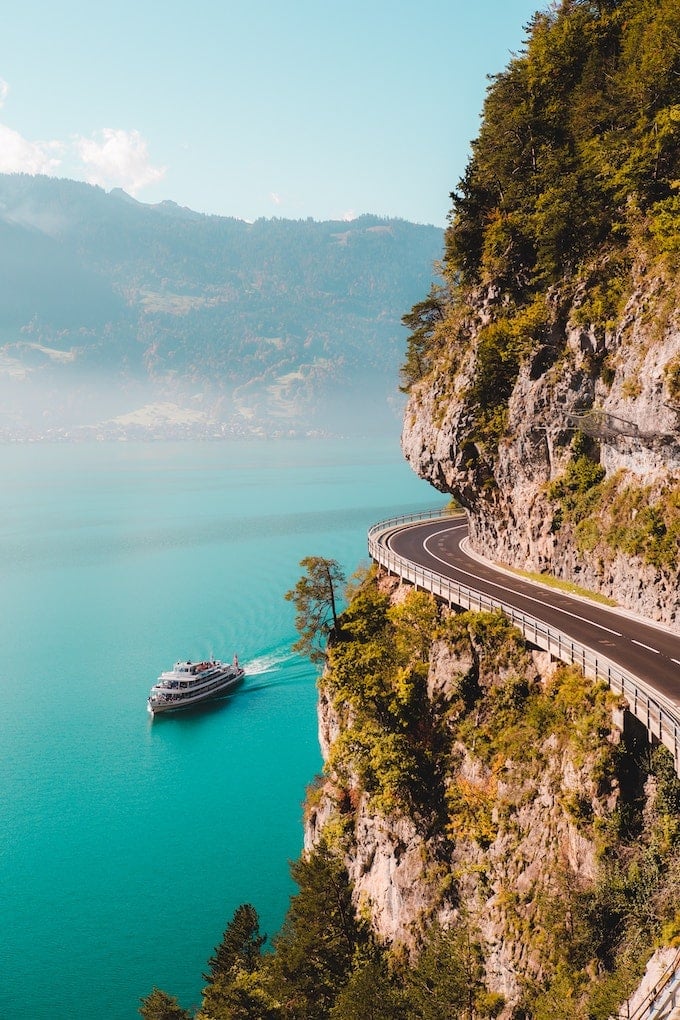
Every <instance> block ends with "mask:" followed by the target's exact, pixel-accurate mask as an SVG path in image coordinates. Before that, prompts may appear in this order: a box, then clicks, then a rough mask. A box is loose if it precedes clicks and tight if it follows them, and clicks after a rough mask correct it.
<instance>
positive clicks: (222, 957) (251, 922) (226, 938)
mask: <svg viewBox="0 0 680 1020" xmlns="http://www.w3.org/2000/svg"><path fill="white" fill-rule="evenodd" d="M266 941H267V936H266V935H260V920H259V917H258V916H257V911H256V910H255V907H253V906H251V904H250V903H243V904H241V906H240V907H237V908H236V910H235V911H234V916H233V917H232V919H231V921H230V922H229V924H228V925H227V927H226V929H225V932H224V935H223V936H222V941H221V942H220V944H219V945H218V946H216V947H215V953H214V955H213V956H211V957H210V959H209V960H208V966H209V967H210V973H209V974H204V975H203V977H204V978H205V980H206V981H214V980H215V979H216V978H217V977H219V976H220V975H223V974H228V973H229V972H230V971H231V970H232V968H234V967H236V966H238V967H239V968H241V969H242V970H245V971H249V972H251V971H254V970H255V969H256V967H257V966H258V964H259V963H260V959H261V949H262V946H263V945H264V943H265V942H266Z"/></svg>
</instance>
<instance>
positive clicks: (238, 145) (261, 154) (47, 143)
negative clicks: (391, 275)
mask: <svg viewBox="0 0 680 1020" xmlns="http://www.w3.org/2000/svg"><path fill="white" fill-rule="evenodd" d="M544 6H545V4H544V3H541V2H537V0H476V2H474V0H471V2H466V3H464V2H462V0H363V2H359V0H336V2H326V0H285V2H284V0H222V2H218V0H194V2H188V0H166V2H165V3H162V4H161V3H160V2H158V0H155V2H153V3H151V2H150V0H137V2H132V0H118V2H117V3H115V4H112V5H111V6H104V5H101V4H96V3H95V4H93V3H92V0H87V2H85V0H60V2H59V3H54V2H53V0H50V2H39V3H35V2H31V0H26V2H25V3H24V4H22V5H19V4H13V5H12V10H11V11H10V10H6V11H5V12H4V15H3V24H2V30H1V32H0V107H1V108H0V171H4V172H11V171H14V170H25V171H28V172H50V173H54V174H56V175H58V176H63V177H75V178H76V179H79V180H89V181H91V182H92V183H99V184H101V185H102V186H103V187H106V188H107V189H109V188H111V187H115V186H121V187H124V188H125V190H126V191H129V192H130V193H131V194H134V195H135V196H136V197H137V198H138V199H139V200H140V201H143V202H158V201H161V200H163V199H172V200H174V201H176V202H178V203H179V204H180V205H187V206H190V207H191V208H192V209H196V210H198V211H200V212H207V213H218V214H220V215H226V216H237V217H239V218H242V219H256V218H258V217H260V216H266V217H269V216H280V217H285V218H292V219H299V218H305V217H308V216H311V217H313V218H314V219H335V218H342V217H350V216H353V215H359V214H360V213H366V212H370V213H377V214H380V215H385V216H396V217H401V218H404V219H408V220H413V221H415V222H419V223H434V224H437V225H439V226H443V225H445V221H446V215H447V213H448V210H449V205H450V202H449V192H450V191H451V190H452V189H453V188H454V187H455V185H456V183H457V181H458V179H459V178H460V176H461V175H462V173H463V171H464V169H465V164H466V162H467V158H468V152H469V142H470V140H471V139H472V138H474V137H475V135H476V134H477V131H478V128H479V114H480V111H481V107H482V102H483V99H484V92H485V89H486V86H487V75H488V74H494V73H496V72H498V71H500V70H502V69H503V68H504V67H505V66H506V64H507V62H508V60H509V59H510V57H511V54H512V53H513V52H518V51H519V50H520V49H521V47H522V41H523V39H524V36H525V33H524V29H523V26H525V25H526V24H527V23H528V21H529V20H530V18H531V16H532V14H533V13H534V11H535V10H537V9H539V8H542V7H544Z"/></svg>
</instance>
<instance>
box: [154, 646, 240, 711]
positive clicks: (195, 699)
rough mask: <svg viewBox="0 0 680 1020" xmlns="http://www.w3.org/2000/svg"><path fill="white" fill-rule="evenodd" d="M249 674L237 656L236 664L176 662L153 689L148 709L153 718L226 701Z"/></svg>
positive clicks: (215, 661)
mask: <svg viewBox="0 0 680 1020" xmlns="http://www.w3.org/2000/svg"><path fill="white" fill-rule="evenodd" d="M244 676H245V672H244V670H243V669H241V667H240V666H239V663H238V657H237V656H236V655H235V656H234V661H233V662H219V660H217V659H211V660H210V661H209V662H176V663H175V665H174V666H173V668H172V669H169V670H168V671H167V672H165V673H161V675H160V676H159V678H158V680H157V681H156V683H155V684H154V685H153V687H152V688H151V692H150V694H149V700H148V702H147V708H148V710H149V712H150V713H151V715H158V714H159V713H160V712H177V711H178V710H179V709H181V708H190V707H191V706H192V705H198V704H200V703H201V702H202V701H209V700H211V699H212V698H223V697H224V695H225V694H228V693H229V692H230V691H231V690H233V688H234V687H236V686H237V685H238V684H239V683H240V682H241V680H243V677H244Z"/></svg>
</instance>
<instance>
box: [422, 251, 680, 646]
mask: <svg viewBox="0 0 680 1020" xmlns="http://www.w3.org/2000/svg"><path fill="white" fill-rule="evenodd" d="M630 289H631V296H630V298H629V300H628V301H627V303H626V305H625V308H624V309H623V311H622V313H621V315H620V317H619V319H618V321H617V322H616V323H615V324H609V325H608V326H607V328H606V329H603V328H601V327H600V326H598V325H597V324H590V325H582V324H579V323H580V321H581V319H582V317H583V316H582V315H580V314H579V311H580V302H581V301H582V300H583V297H584V295H583V293H582V292H577V293H576V294H574V295H572V296H571V297H570V298H569V299H568V300H566V301H565V298H564V297H563V296H561V295H560V294H558V293H557V292H556V293H554V294H553V295H552V296H551V300H550V302H549V303H550V305H551V307H552V309H553V319H552V322H551V326H550V331H549V336H548V337H546V339H545V341H544V343H543V345H542V346H539V347H538V349H536V350H534V352H533V353H532V355H531V356H530V357H527V358H525V359H524V361H523V362H522V364H521V366H520V368H519V371H518V374H517V378H516V380H515V382H514V386H513V387H512V392H511V394H510V396H509V399H508V401H507V421H506V426H505V429H504V433H503V435H502V437H501V438H500V440H499V441H498V443H497V445H496V446H495V447H494V446H493V444H489V443H485V442H484V441H483V440H481V441H480V440H479V439H478V438H476V436H475V426H474V418H475V408H474V407H473V406H471V403H470V393H471V390H472V386H471V384H472V380H473V378H474V375H475V371H476V366H477V352H478V341H479V335H480V331H481V330H482V329H483V327H484V326H485V324H487V323H488V322H489V321H490V319H491V318H492V316H493V314H494V310H496V311H497V310H498V309H497V308H495V305H494V301H495V302H498V301H499V297H498V295H497V294H495V292H493V291H491V292H490V294H489V292H487V293H485V294H484V295H481V294H478V295H477V304H476V309H477V312H476V314H477V318H476V321H475V322H474V323H473V325H472V328H471V330H470V337H469V339H468V340H467V341H466V343H467V346H466V351H465V355H464V356H463V357H462V358H461V359H460V360H459V363H458V365H457V366H456V368H455V370H453V371H451V369H448V368H446V369H445V368H444V367H443V366H442V367H441V368H435V370H434V371H433V372H432V373H431V374H429V375H428V376H426V377H425V378H424V379H423V380H422V381H421V382H419V383H418V384H416V385H415V386H413V387H412V390H411V395H410V399H409V403H408V406H407V409H406V413H405V417H404V427H403V435H402V445H403V450H404V454H405V456H406V458H407V460H408V461H409V463H410V464H411V466H412V467H413V468H414V470H415V471H416V472H417V473H418V474H419V475H421V476H422V477H423V478H426V479H427V480H428V481H430V482H431V483H432V484H433V485H434V486H435V487H436V488H438V489H439V490H441V491H443V492H449V493H451V494H452V495H453V496H454V497H455V498H456V499H458V500H459V501H460V502H461V503H462V505H463V506H464V507H465V508H466V510H467V512H468V515H469V520H470V535H471V541H472V544H473V546H474V548H475V549H477V550H478V551H479V552H480V553H483V554H485V555H487V556H489V557H491V558H493V559H495V560H497V561H499V562H503V563H506V564H509V565H511V566H513V567H516V568H519V569H526V570H529V571H538V572H543V571H547V572H550V573H552V574H555V575H556V576H558V577H561V578H564V579H566V580H569V581H574V582H577V583H579V584H581V585H583V586H584V587H587V588H590V589H592V590H594V591H600V592H602V593H603V594H605V595H607V596H609V597H611V598H613V599H615V600H616V601H617V602H619V603H621V604H622V605H625V606H627V607H628V608H630V609H633V610H636V611H639V612H641V613H643V614H645V615H648V616H649V617H651V618H653V619H656V620H658V621H661V622H663V623H666V624H668V625H670V626H672V627H674V628H676V629H677V628H680V609H679V606H678V583H679V576H678V562H677V554H676V555H675V556H673V555H671V556H669V558H668V562H660V561H659V562H650V559H652V560H653V559H654V557H645V555H644V554H643V555H637V556H636V555H635V553H634V552H633V554H632V555H631V551H630V549H626V550H625V551H624V550H621V549H617V548H615V547H612V545H611V543H607V541H606V540H605V537H604V536H605V534H606V531H607V527H608V525H609V524H610V523H611V522H610V521H609V518H608V517H607V512H608V507H607V505H603V506H601V507H599V508H596V509H595V511H594V513H595V515H596V517H595V519H596V521H597V515H598V514H599V515H600V519H599V521H600V525H601V529H600V530H601V532H602V535H601V536H599V540H598V541H597V542H595V543H593V542H591V543H590V544H589V545H588V548H587V549H585V550H584V549H583V543H581V545H580V544H579V541H578V534H577V532H576V526H575V525H576V523H577V522H573V521H569V520H562V521H560V520H559V516H560V510H559V505H558V501H557V500H556V499H555V498H554V496H552V498H551V492H550V486H551V483H553V482H555V480H557V479H559V478H560V477H562V476H563V475H564V472H565V470H566V469H567V466H568V464H569V463H570V461H571V460H572V459H573V452H572V444H573V440H574V436H575V435H576V434H577V433H578V432H581V433H583V434H585V435H587V436H589V437H590V439H591V440H592V451H593V452H592V454H591V456H592V457H593V459H595V460H599V462H600V464H601V466H602V468H603V469H604V473H605V482H609V483H611V491H610V502H611V499H612V498H613V496H612V494H613V493H621V492H622V491H624V490H626V489H632V490H636V491H641V492H644V493H645V496H644V498H645V501H646V502H647V503H650V504H654V503H659V504H661V505H662V506H663V505H664V501H665V503H666V505H667V504H668V499H667V496H668V493H669V492H670V493H672V494H674V495H675V494H676V493H677V491H678V480H679V479H680V402H679V401H678V397H677V393H676V391H675V386H674V374H673V369H674V367H675V366H677V364H678V361H679V359H680V316H679V314H678V310H677V307H676V306H675V305H674V304H673V302H672V301H670V300H668V299H667V294H666V284H665V283H664V281H663V280H662V278H660V277H658V276H648V275H647V274H646V272H645V268H644V266H643V265H638V266H637V268H636V269H635V270H634V273H633V276H632V279H631V281H630ZM663 526H664V527H665V526H666V525H663ZM631 559H632V560H633V562H634V566H633V568H632V569H631Z"/></svg>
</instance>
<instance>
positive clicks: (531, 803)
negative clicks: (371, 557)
mask: <svg viewBox="0 0 680 1020" xmlns="http://www.w3.org/2000/svg"><path fill="white" fill-rule="evenodd" d="M381 583H382V585H383V587H384V588H386V589H390V590H391V597H392V604H393V605H395V604H399V603H400V601H401V600H403V598H404V592H405V591H408V590H409V589H408V587H407V586H399V587H397V588H395V582H394V580H393V579H392V580H387V579H383V581H382V582H381ZM442 612H443V619H444V626H449V627H451V628H453V630H452V633H453V632H454V631H455V633H456V634H458V637H457V638H456V639H455V640H452V639H450V638H446V637H441V636H440V637H438V638H436V639H435V640H433V642H432V644H431V646H430V652H429V665H428V668H427V672H426V676H425V677H424V681H423V682H424V688H425V691H426V698H427V703H426V706H425V707H424V708H423V710H422V712H421V718H422V719H423V721H424V720H425V719H429V720H430V721H429V722H428V723H427V725H428V727H430V736H429V737H428V740H429V741H430V743H431V744H432V746H433V747H434V746H436V747H437V749H438V752H437V753H438V754H439V755H440V761H439V764H438V766H437V768H436V775H437V776H438V782H437V783H432V784H430V787H429V789H428V790H427V792H425V793H421V795H420V799H418V797H411V798H407V799H406V800H404V802H403V804H402V805H401V806H400V807H399V808H398V809H396V810H392V811H389V812H385V811H384V810H381V809H380V808H379V807H376V797H375V796H374V794H375V791H373V792H371V791H369V790H367V789H366V788H365V784H364V783H362V779H361V777H360V774H359V772H360V769H357V770H356V771H352V769H351V768H350V769H349V770H348V769H347V768H343V769H339V768H336V763H335V761H334V748H335V745H336V743H337V742H338V741H339V740H341V739H346V737H347V734H348V733H349V734H350V735H351V734H352V732H353V731H354V730H356V728H357V726H358V719H359V717H360V716H361V714H362V711H363V709H361V708H357V707H356V705H355V706H354V707H353V708H352V709H351V710H350V709H348V707H347V705H346V704H345V703H340V702H338V700H337V689H336V688H335V686H334V683H335V682H334V677H333V656H331V663H330V666H329V667H328V668H327V671H326V673H325V675H324V678H322V681H321V684H320V701H319V735H320V742H321V746H322V752H323V756H324V759H325V761H326V762H327V768H326V772H325V777H324V779H323V781H322V783H321V785H320V787H319V788H318V789H317V790H316V792H315V794H314V795H313V796H312V797H310V799H309V802H308V806H307V814H306V826H305V845H306V847H307V849H311V848H312V847H313V846H315V845H317V844H318V843H319V842H320V841H321V840H322V839H331V840H332V841H334V842H335V845H336V847H338V848H339V852H340V853H341V854H342V856H343V858H344V861H345V864H346V867H347V870H348V873H349V878H350V881H351V884H352V888H353V897H354V902H355V906H356V908H357V911H358V913H359V914H360V915H361V916H363V917H366V918H368V919H369V920H370V923H371V926H372V928H373V930H374V932H375V935H376V937H377V939H378V941H379V942H380V943H382V944H383V945H385V946H387V947H390V948H391V949H392V950H400V951H401V952H402V953H405V954H407V955H410V954H412V953H414V951H417V949H418V947H419V945H421V943H422V939H423V936H424V933H425V932H426V931H427V930H428V929H429V928H431V926H432V924H433V923H439V924H440V925H441V926H442V927H444V928H447V927H450V926H451V925H454V924H456V923H460V922H461V919H464V920H465V923H469V924H470V926H471V928H472V929H474V932H475V937H476V938H479V940H480V943H481V945H482V947H483V957H484V968H485V982H486V985H487V987H488V988H489V989H490V990H491V991H492V992H494V993H496V994H499V995H501V996H502V997H503V999H504V1000H505V1002H506V1004H507V1005H508V1009H510V1008H511V1007H512V1005H513V1004H517V1002H518V1001H519V999H520V997H521V995H522V993H523V990H526V987H527V984H531V983H532V982H533V983H539V982H540V981H541V980H542V979H543V978H544V976H545V971H546V968H549V966H550V956H551V948H550V944H551V941H552V940H554V939H555V937H556V935H555V931H556V929H558V930H559V927H560V924H561V923H567V922H566V921H564V918H566V917H567V915H568V912H569V909H570V906H569V899H570V897H572V896H577V895H580V894H582V893H584V892H586V891H587V890H592V889H593V887H594V886H595V883H596V879H597V875H598V854H599V853H600V852H601V839H600V836H599V834H600V833H601V832H602V831H603V830H604V829H605V828H606V827H607V824H608V822H607V820H608V819H609V818H611V817H612V815H613V814H614V813H615V812H616V811H617V809H618V807H619V802H620V796H621V791H620V789H619V784H618V780H617V778H616V775H615V768H614V766H613V762H614V760H615V758H616V755H617V746H618V743H619V739H620V737H619V734H618V731H616V730H615V729H614V727H613V726H612V725H611V716H610V714H609V711H610V710H609V709H605V708H604V707H603V706H604V705H605V703H607V697H609V696H608V695H606V694H605V693H603V692H600V693H599V694H598V695H597V696H595V695H593V697H594V698H595V701H592V700H591V701H590V709H589V710H591V711H592V710H593V704H595V703H596V702H597V699H600V701H599V708H598V710H597V711H598V713H599V715H597V716H596V717H593V719H594V720H595V721H593V720H591V721H590V726H592V727H593V728H594V729H595V731H596V732H594V733H592V732H590V727H589V726H588V724H586V726H585V729H582V728H581V727H580V726H579V725H575V726H574V729H575V731H577V733H581V736H580V737H579V736H572V735H570V734H569V732H568V729H564V728H560V726H558V725H556V726H555V727H553V728H552V729H550V728H548V729H547V730H546V731H545V732H544V733H543V734H542V735H541V732H540V729H541V725H542V724H541V723H538V724H537V725H538V729H532V726H531V725H530V724H526V723H525V722H523V721H522V716H523V715H524V716H525V717H527V718H529V717H531V715H532V713H536V718H537V719H538V718H539V716H540V713H541V712H542V711H543V709H541V708H539V707H537V706H538V705H539V704H544V702H543V701H542V700H541V699H543V698H544V697H545V695H544V694H543V692H544V691H545V690H547V689H549V690H550V691H551V692H552V693H551V695H550V697H551V698H552V699H553V700H556V701H557V702H559V701H560V698H561V695H560V693H559V692H560V689H561V688H560V684H561V683H567V684H568V683H569V682H571V681H569V679H568V677H569V675H570V674H568V673H567V674H565V668H564V667H561V666H557V665H555V664H551V663H550V659H549V657H548V656H546V655H545V654H544V653H538V652H535V653H529V652H528V651H526V650H525V649H524V648H523V646H522V644H521V641H515V639H513V638H511V637H510V638H509V637H508V636H507V635H508V634H510V631H511V629H510V628H509V625H505V624H501V625H500V626H501V627H502V628H505V629H504V630H503V635H505V636H504V637H503V640H502V641H500V639H498V637H497V638H496V645H495V647H493V642H489V641H488V640H487V639H486V638H485V637H483V636H482V637H479V639H478V638H476V637H475V636H474V633H473V630H474V627H473V625H472V624H471V625H470V626H471V627H472V628H473V629H472V630H471V631H470V633H471V634H472V637H471V638H468V637H467V631H466V630H465V625H463V623H461V621H463V620H464V619H467V617H459V618H456V617H453V616H450V615H449V613H448V611H447V610H442ZM447 619H449V620H450V621H451V622H450V623H449V624H446V620H447ZM470 619H472V616H471V617H470ZM485 626H486V625H485ZM461 628H462V629H461ZM461 635H462V636H463V638H462V639H461ZM508 641H509V642H510V643H509V644H508ZM565 676H566V677H567V679H566V680H564V677H565ZM560 677H562V679H560ZM579 682H581V681H579ZM468 688H470V689H471V688H475V689H476V690H477V692H478V695H479V697H480V700H479V701H476V702H475V697H472V700H470V699H471V696H470V694H469V693H468V694H465V690H466V689H468ZM462 692H463V693H462ZM532 692H533V693H532ZM534 698H536V699H538V700H536V701H534V700H533V699H534ZM602 699H604V700H602ZM466 700H467V708H466V707H465V706H464V702H465V701H466ZM473 702H474V704H473ZM547 704H548V701H546V702H545V705H547ZM544 707H545V706H544ZM549 711H552V709H549ZM579 711H580V709H579ZM501 719H502V720H504V722H499V720H501ZM387 725H388V727H389V725H390V724H389V723H388V724H387ZM423 725H425V723H424V722H423ZM397 726H398V724H397V723H396V722H395V727H397ZM499 727H500V729H499ZM514 728H517V732H516V733H513V729H514ZM520 730H521V732H520ZM585 734H587V735H586V736H584V735H585ZM583 739H585V743H584V742H583ZM534 741H535V743H534ZM328 763H330V764H328ZM561 915H563V920H562V921H561V922H560V921H558V922H557V923H556V921H555V918H556V916H561ZM503 1015H507V1016H509V1015H510V1012H508V1013H504V1014H503Z"/></svg>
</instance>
